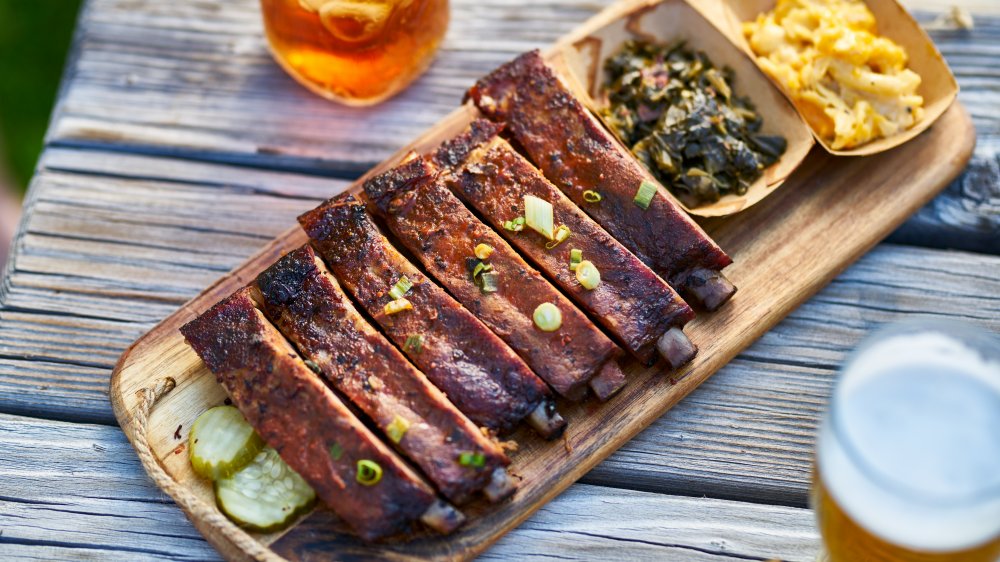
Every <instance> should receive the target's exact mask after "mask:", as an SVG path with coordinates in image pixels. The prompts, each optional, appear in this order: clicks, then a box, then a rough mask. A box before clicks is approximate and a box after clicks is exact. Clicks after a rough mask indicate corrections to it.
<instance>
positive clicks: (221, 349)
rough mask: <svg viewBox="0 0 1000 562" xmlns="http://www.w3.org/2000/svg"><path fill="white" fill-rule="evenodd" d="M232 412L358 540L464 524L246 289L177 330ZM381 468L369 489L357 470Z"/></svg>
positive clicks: (458, 514)
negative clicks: (418, 524) (364, 464)
mask: <svg viewBox="0 0 1000 562" xmlns="http://www.w3.org/2000/svg"><path fill="white" fill-rule="evenodd" d="M181 333H182V334H183V335H184V337H185V339H186V340H187V342H188V343H189V344H190V345H191V347H192V348H194V350H195V352H196V353H197V354H198V355H199V356H200V357H201V358H202V360H203V361H204V362H205V364H206V365H207V366H208V368H209V370H210V371H212V372H213V373H214V374H215V376H216V378H217V379H218V380H219V383H220V384H222V386H223V387H225V389H226V391H227V392H228V393H229V396H230V398H231V399H232V401H233V403H234V404H235V405H236V407H237V408H239V410H240V411H241V412H242V413H243V415H244V416H245V417H246V418H247V421H249V422H250V424H251V425H252V426H253V427H254V429H256V430H257V433H259V434H260V436H261V437H262V438H263V439H264V441H265V442H267V444H268V445H270V446H272V447H274V448H275V449H276V450H277V451H278V454H279V455H280V456H281V458H282V459H283V460H284V461H285V462H286V463H288V465H289V466H290V467H291V468H292V469H293V470H295V471H296V472H298V473H299V474H300V475H301V476H302V478H303V479H305V480H306V482H308V483H309V485H310V486H312V487H313V489H315V490H316V494H317V495H318V496H319V498H320V499H321V500H322V501H323V502H324V503H325V504H326V505H327V506H329V507H330V508H331V509H332V510H333V511H334V512H335V513H336V514H337V515H338V516H339V517H340V518H341V519H342V520H344V521H345V522H346V523H347V524H348V525H349V526H350V527H351V528H352V529H353V530H354V531H355V532H356V533H357V534H358V535H359V536H360V537H361V538H363V539H365V540H375V539H379V538H383V537H387V536H390V535H394V534H397V533H400V532H404V531H407V530H408V529H409V528H410V527H411V526H412V524H413V523H414V522H415V521H418V520H420V521H423V523H424V524H426V525H427V526H429V527H430V528H432V529H434V530H436V531H438V532H441V533H448V532H451V531H452V530H454V529H455V528H456V527H458V526H459V525H460V524H461V523H462V521H463V520H464V517H463V516H462V514H461V513H459V512H458V511H456V510H455V508H453V507H452V506H451V505H450V504H448V503H446V502H444V501H442V500H439V499H437V497H436V496H435V494H434V490H433V489H432V488H431V486H430V485H429V484H428V483H427V482H426V481H425V480H424V479H423V477H421V476H420V475H418V474H417V473H416V472H414V470H413V469H411V468H410V467H409V466H408V465H407V464H406V462H405V461H403V459H402V458H400V457H399V456H398V455H397V454H396V453H395V452H393V451H392V449H390V448H389V447H388V446H387V445H386V444H384V443H383V442H382V441H380V440H379V438H378V437H376V436H375V435H374V434H373V433H372V432H371V431H370V430H368V428H366V427H365V425H364V424H363V423H361V421H360V420H358V418H356V417H355V416H354V414H353V413H351V411H350V410H349V409H348V407H347V406H346V405H344V403H343V402H341V401H340V399H338V398H337V396H336V395H334V393H333V392H332V391H331V390H330V389H329V388H327V387H326V385H325V384H324V383H323V382H322V381H321V380H320V379H319V377H318V376H317V375H316V374H315V373H313V372H312V371H311V370H310V369H309V367H307V366H306V365H305V363H304V362H303V361H302V359H301V358H300V357H299V356H298V354H296V352H295V350H294V349H293V348H292V346H291V344H289V343H288V341H287V340H285V339H284V337H282V335H281V334H280V333H279V332H278V330H277V329H276V328H275V327H274V326H273V325H271V324H270V323H269V322H268V321H267V319H266V318H265V317H264V315H263V313H261V312H260V310H258V309H257V307H256V305H255V304H254V302H253V300H252V298H251V296H250V291H249V290H248V289H246V288H244V289H241V290H239V291H237V292H236V293H234V294H233V295H232V296H230V297H228V298H227V299H225V300H223V301H222V302H220V303H218V304H216V305H215V306H214V307H212V308H211V309H209V310H208V311H207V312H205V313H204V314H202V315H201V316H199V317H198V318H196V319H194V320H192V321H191V322H189V323H188V324H186V325H185V326H184V327H182V328H181ZM361 460H369V461H373V462H375V463H377V464H378V465H379V466H380V467H382V478H381V479H380V480H379V481H378V483H377V484H375V485H373V486H365V485H362V484H361V483H359V482H357V480H356V471H357V463H358V461H361Z"/></svg>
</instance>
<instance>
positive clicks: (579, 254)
mask: <svg viewBox="0 0 1000 562" xmlns="http://www.w3.org/2000/svg"><path fill="white" fill-rule="evenodd" d="M581 261H583V250H580V249H577V248H573V249H572V250H570V251H569V270H570V271H576V267H577V266H578V265H580V262H581Z"/></svg>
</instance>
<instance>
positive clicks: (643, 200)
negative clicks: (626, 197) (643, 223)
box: [632, 180, 656, 210]
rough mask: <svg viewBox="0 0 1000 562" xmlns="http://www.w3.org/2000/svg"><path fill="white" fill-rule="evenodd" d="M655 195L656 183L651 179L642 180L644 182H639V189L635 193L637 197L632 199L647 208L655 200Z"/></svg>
mask: <svg viewBox="0 0 1000 562" xmlns="http://www.w3.org/2000/svg"><path fill="white" fill-rule="evenodd" d="M655 195H656V184H655V183H653V182H651V181H649V180H642V183H641V184H639V191H637V192H636V193H635V198H634V199H632V202H633V203H635V204H636V205H638V206H639V207H641V208H642V209H644V210H645V209H648V208H649V204H650V203H652V202H653V197H654V196H655Z"/></svg>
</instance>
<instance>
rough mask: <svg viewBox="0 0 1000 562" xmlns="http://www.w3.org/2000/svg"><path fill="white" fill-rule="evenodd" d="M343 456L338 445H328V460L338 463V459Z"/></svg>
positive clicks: (342, 449)
mask: <svg viewBox="0 0 1000 562" xmlns="http://www.w3.org/2000/svg"><path fill="white" fill-rule="evenodd" d="M342 456H344V448H343V447H341V446H340V443H334V444H333V445H330V458H331V459H333V460H335V461H339V460H340V457H342Z"/></svg>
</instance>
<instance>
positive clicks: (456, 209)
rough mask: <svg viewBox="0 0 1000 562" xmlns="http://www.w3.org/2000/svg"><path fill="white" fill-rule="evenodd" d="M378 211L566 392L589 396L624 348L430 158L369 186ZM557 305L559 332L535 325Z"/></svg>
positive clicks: (516, 348)
mask: <svg viewBox="0 0 1000 562" xmlns="http://www.w3.org/2000/svg"><path fill="white" fill-rule="evenodd" d="M364 188H365V191H366V193H367V194H368V196H369V198H370V199H371V201H372V203H373V205H372V206H371V207H372V208H374V210H375V212H376V213H378V214H379V215H380V216H382V218H383V219H385V221H386V223H387V224H388V225H389V228H390V229H391V230H392V231H393V233H394V234H395V235H396V237H397V238H398V239H399V240H400V242H402V244H403V245H404V246H406V247H407V248H408V249H409V250H410V251H411V252H412V253H413V254H414V255H415V256H416V257H417V259H419V260H420V261H421V263H422V264H423V266H424V268H425V269H426V270H427V271H428V272H430V274H431V275H433V276H434V277H435V278H436V279H437V280H438V281H439V282H440V283H441V284H442V285H443V286H444V287H445V288H447V289H448V291H449V292H451V294H452V295H453V296H454V297H455V298H456V299H457V300H458V301H459V302H461V303H462V304H463V305H464V306H465V307H466V308H468V309H469V310H470V311H471V312H472V313H473V314H475V315H476V317H477V318H479V319H480V320H482V321H483V323H484V324H486V325H487V326H489V327H490V329H491V330H493V332H494V333H496V334H497V335H498V336H500V338H501V339H503V340H504V341H505V342H507V344H508V345H510V347H511V348H513V349H514V351H516V352H517V353H518V355H520V356H521V357H522V358H523V359H524V361H525V362H526V363H527V364H528V366H529V367H531V368H532V370H534V371H535V373H537V374H538V376H539V377H541V378H542V380H544V381H545V382H547V383H549V385H550V386H551V387H552V388H553V389H554V390H555V391H556V392H558V393H559V394H561V395H562V396H565V397H567V398H570V399H579V398H582V397H583V395H584V393H585V392H586V389H587V383H588V382H589V381H590V379H591V378H592V377H593V376H594V375H596V374H597V372H598V371H599V370H600V369H601V367H603V366H604V364H605V363H607V362H608V361H610V360H612V359H614V358H615V357H616V356H617V355H618V353H619V351H620V350H619V349H618V347H617V346H616V345H615V344H614V343H613V342H612V341H611V340H610V339H608V337H607V336H605V335H604V334H603V333H602V332H601V331H600V330H598V329H597V328H596V327H595V326H594V325H593V324H591V323H590V321H589V320H587V318H586V316H584V314H583V313H582V312H580V310H579V309H577V308H576V306H574V305H573V303H571V302H570V301H569V300H567V299H566V297H564V296H563V295H562V294H561V293H559V291H558V290H556V289H555V288H554V287H552V285H550V284H549V283H548V282H547V281H546V280H545V279H544V278H543V277H542V275H541V273H539V272H538V271H536V270H535V269H534V268H532V267H531V266H530V265H528V264H527V263H526V262H525V261H524V260H523V259H522V258H521V257H520V256H519V255H518V254H517V252H515V251H514V249H513V248H511V247H510V246H509V245H508V244H507V243H506V242H504V241H503V238H500V236H499V235H498V234H497V233H495V232H493V230H492V229H491V228H490V227H488V226H486V225H485V224H483V223H482V222H480V220H479V219H477V218H476V217H475V216H474V215H473V214H472V212H471V211H469V210H468V209H466V208H465V206H464V205H463V204H462V203H461V201H459V200H458V199H457V198H456V197H455V196H454V195H453V194H452V193H451V192H450V191H449V190H448V188H447V187H445V185H444V184H443V182H442V181H441V180H440V179H439V178H438V177H437V175H436V171H435V169H434V167H433V166H431V164H430V163H429V162H428V161H427V160H425V159H424V158H422V157H419V156H417V157H412V158H411V159H410V160H408V161H407V162H405V163H403V164H401V165H399V166H397V167H396V168H393V169H391V170H389V171H388V172H385V173H383V174H381V175H379V176H376V177H375V178H372V179H371V180H369V181H367V182H365V185H364ZM478 244H487V245H489V246H492V247H493V254H492V255H491V256H490V258H489V260H488V261H489V263H490V264H491V265H492V266H493V268H494V271H496V272H497V273H498V274H499V279H498V290H497V291H496V292H492V293H484V292H482V291H481V290H480V288H479V287H478V286H477V285H476V283H475V282H474V279H473V275H472V274H473V271H472V270H471V268H470V265H471V264H473V263H475V261H476V260H475V258H474V257H473V255H474V254H473V251H474V248H475V247H476V246H477V245H478ZM545 302H549V303H552V304H554V305H555V306H556V308H558V309H559V311H560V312H561V314H562V325H561V326H560V327H559V329H558V330H556V331H552V332H545V331H542V330H541V329H539V328H538V327H537V326H535V324H534V322H533V320H532V315H533V313H534V311H535V308H536V307H537V306H539V305H540V304H542V303H545Z"/></svg>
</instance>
